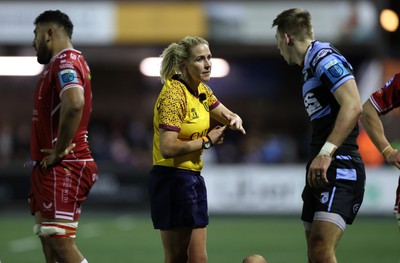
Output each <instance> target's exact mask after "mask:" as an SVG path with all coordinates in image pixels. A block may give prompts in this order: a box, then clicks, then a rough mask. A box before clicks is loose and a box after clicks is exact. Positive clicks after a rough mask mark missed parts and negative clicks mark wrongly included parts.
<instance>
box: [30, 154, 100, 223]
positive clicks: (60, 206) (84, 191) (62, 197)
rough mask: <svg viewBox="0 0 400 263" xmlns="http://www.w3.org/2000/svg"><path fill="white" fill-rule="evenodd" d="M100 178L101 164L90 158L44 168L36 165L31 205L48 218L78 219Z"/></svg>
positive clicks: (32, 176) (31, 190)
mask: <svg viewBox="0 0 400 263" xmlns="http://www.w3.org/2000/svg"><path fill="white" fill-rule="evenodd" d="M96 180H97V165H96V163H95V162H94V161H93V160H89V161H68V160H67V161H62V162H61V163H60V164H58V165H57V166H53V167H50V168H47V169H43V168H42V167H41V166H40V165H36V166H34V167H33V170H32V175H31V187H30V190H29V206H30V209H31V213H32V214H34V213H36V212H38V211H39V212H40V213H41V216H42V217H44V218H50V219H54V218H58V219H67V220H72V221H78V217H79V215H80V213H81V205H82V202H83V201H84V200H86V198H87V196H88V194H89V191H90V189H91V188H92V186H93V184H94V183H95V182H96Z"/></svg>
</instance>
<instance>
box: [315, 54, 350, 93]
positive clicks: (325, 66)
mask: <svg viewBox="0 0 400 263" xmlns="http://www.w3.org/2000/svg"><path fill="white" fill-rule="evenodd" d="M315 71H316V74H317V76H318V78H319V79H320V80H321V82H322V83H323V84H324V86H326V87H328V88H329V90H330V91H331V93H333V92H334V91H335V90H336V89H337V88H339V87H340V86H341V85H342V84H343V83H345V82H346V81H348V80H349V79H354V76H353V72H352V68H351V66H350V65H349V64H348V62H347V61H346V60H345V59H344V58H343V57H342V56H339V55H337V54H334V53H331V54H328V55H326V56H325V57H324V58H322V59H321V60H320V61H319V63H318V64H317V65H316V69H315Z"/></svg>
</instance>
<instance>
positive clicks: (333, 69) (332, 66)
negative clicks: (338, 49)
mask: <svg viewBox="0 0 400 263" xmlns="http://www.w3.org/2000/svg"><path fill="white" fill-rule="evenodd" d="M324 67H325V69H326V70H328V72H329V73H330V74H331V75H332V77H335V78H338V77H340V76H341V75H342V74H343V72H344V70H343V68H342V67H341V64H339V62H338V61H337V60H336V59H334V60H332V61H330V62H329V63H328V64H326V65H325V66H324Z"/></svg>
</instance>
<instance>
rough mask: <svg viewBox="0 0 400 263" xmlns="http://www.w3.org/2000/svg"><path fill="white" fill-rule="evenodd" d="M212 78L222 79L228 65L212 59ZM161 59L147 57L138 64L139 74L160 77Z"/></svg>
mask: <svg viewBox="0 0 400 263" xmlns="http://www.w3.org/2000/svg"><path fill="white" fill-rule="evenodd" d="M211 62H212V70H211V77H212V78H223V77H225V76H227V75H228V74H229V70H230V68H229V63H228V62H227V61H226V60H225V59H222V58H212V59H211ZM160 66H161V58H159V57H148V58H145V59H143V60H142V61H141V62H140V72H141V73H142V74H143V75H145V76H147V77H159V76H160Z"/></svg>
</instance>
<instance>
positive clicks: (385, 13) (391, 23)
mask: <svg viewBox="0 0 400 263" xmlns="http://www.w3.org/2000/svg"><path fill="white" fill-rule="evenodd" d="M380 22H381V26H382V28H383V29H384V30H386V31H388V32H395V31H396V30H397V28H398V27H399V16H398V15H397V14H396V12H394V11H393V10H391V9H384V10H382V12H381V15H380Z"/></svg>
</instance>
